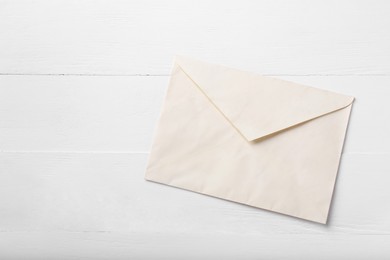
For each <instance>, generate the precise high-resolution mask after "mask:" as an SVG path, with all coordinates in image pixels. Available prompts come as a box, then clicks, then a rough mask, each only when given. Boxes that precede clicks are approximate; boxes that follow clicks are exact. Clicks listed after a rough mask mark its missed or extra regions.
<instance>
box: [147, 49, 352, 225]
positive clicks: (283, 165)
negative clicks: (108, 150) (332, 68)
mask: <svg viewBox="0 0 390 260" xmlns="http://www.w3.org/2000/svg"><path fill="white" fill-rule="evenodd" d="M353 100H354V98H353V97H350V96H345V95H341V94H337V93H333V92H330V91H326V90H321V89H317V88H313V87H309V86H305V85H301V84H297V83H293V82H289V81H285V80H280V79H276V78H272V77H265V76H261V75H258V74H255V73H250V72H245V71H241V70H237V69H232V68H228V67H225V66H220V65H215V64H210V63H207V62H202V61H199V60H195V59H191V58H188V57H182V56H178V57H176V59H175V62H174V66H173V70H172V73H171V78H170V82H169V87H168V90H167V93H166V97H165V101H164V103H163V109H162V112H161V115H160V119H159V122H158V126H157V129H156V131H155V134H154V141H153V145H152V148H151V153H150V155H149V159H148V164H147V168H146V174H145V179H146V180H149V181H153V182H158V183H162V184H167V185H170V186H174V187H178V188H181V189H186V190H190V191H193V192H197V193H201V194H205V195H209V196H213V197H217V198H221V199H225V200H229V201H233V202H238V203H242V204H246V205H250V206H253V207H257V208H261V209H265V210H269V211H274V212H278V213H282V214H285V215H290V216H294V217H297V218H302V219H306V220H310V221H314V222H319V223H323V224H325V223H326V222H327V217H328V211H329V207H330V204H331V200H332V193H333V189H334V185H335V180H336V176H337V172H338V166H339V163H340V157H341V154H342V148H343V143H344V137H345V134H346V130H347V125H348V120H349V116H350V113H351V107H352V103H353ZM156 199H158V198H156Z"/></svg>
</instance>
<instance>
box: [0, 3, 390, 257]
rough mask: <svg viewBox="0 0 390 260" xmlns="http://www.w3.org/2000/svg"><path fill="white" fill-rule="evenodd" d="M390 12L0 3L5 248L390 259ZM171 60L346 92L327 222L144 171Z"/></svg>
mask: <svg viewBox="0 0 390 260" xmlns="http://www.w3.org/2000/svg"><path fill="white" fill-rule="evenodd" d="M389 10H390V2H388V1H287V0H279V1H215V2H211V1H193V2H191V1H108V0H105V1H102V0H100V1H87V0H82V1H65V0H56V1H44V0H37V1H0V258H1V259H22V258H23V259H123V258H127V259H160V258H166V259H182V258H184V257H185V258H189V259H199V258H202V259H205V258H211V259H367V258H370V259H386V258H389V257H390V246H389V245H390V203H389V202H390V189H389V185H390V175H389V173H390V166H389V163H388V162H389V160H390V138H389V133H390V122H389V118H390V103H389V102H388V98H389V94H390V88H389V85H390V48H389V47H388V46H390V30H389V28H390V17H389V15H388V12H389ZM175 54H186V55H190V56H194V57H196V58H201V59H205V60H208V61H211V62H217V63H222V64H226V65H230V66H233V67H237V68H241V69H247V70H251V71H255V72H259V73H262V74H266V75H273V76H277V77H280V78H283V79H287V80H292V81H295V82H299V83H303V84H307V85H312V86H316V87H320V88H324V89H328V90H333V91H336V92H340V93H345V94H349V95H352V96H355V97H356V102H355V104H354V108H353V111H352V117H351V121H350V125H349V131H348V135H347V139H346V143H345V147H344V154H343V158H342V162H341V165H340V171H339V177H338V181H337V185H336V189H335V195H334V198H333V205H332V208H331V212H330V216H329V223H328V225H326V226H324V225H320V224H315V223H311V222H307V221H303V220H299V219H295V218H291V217H287V216H283V215H280V214H275V213H272V212H267V211H264V210H259V209H255V208H251V207H246V206H244V205H239V204H235V203H231V202H227V201H224V200H220V199H216V198H212V197H207V196H201V195H199V194H195V193H192V192H188V191H184V190H180V189H175V188H172V187H168V186H164V185H159V184H155V183H150V182H146V181H145V180H144V179H143V175H144V169H145V166H146V160H147V156H148V151H149V149H150V146H151V141H152V136H153V132H154V127H155V126H156V122H157V118H158V116H159V113H160V107H161V104H162V101H163V97H164V93H165V90H166V86H167V83H168V80H169V72H170V67H171V64H172V60H173V56H174V55H175Z"/></svg>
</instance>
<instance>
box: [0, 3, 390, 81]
mask: <svg viewBox="0 0 390 260" xmlns="http://www.w3.org/2000/svg"><path fill="white" fill-rule="evenodd" d="M389 5H390V3H389V2H388V1H385V0H382V1H380V0H378V1H368V0H365V1H357V2H354V3H351V2H350V1H347V0H344V1H340V0H337V1H335V0H334V1H333V0H332V1H326V2H325V1H323V2H321V1H304V0H299V1H285V0H277V1H266V0H262V1H250V0H243V1H231V0H223V1H206V0H202V1H196V2H194V3H188V2H186V1H175V0H170V1H164V2H162V1H157V0H155V1H135V2H133V1H132V2H129V1H109V0H82V1H69V0H56V1H44V0H38V1H27V0H25V1H1V2H0V32H1V34H0V73H3V74H26V73H27V74H114V75H118V74H120V75H136V74H164V75H167V74H169V72H170V67H171V63H172V59H173V56H174V55H175V54H186V55H190V56H194V57H198V58H202V59H205V60H209V61H212V62H217V63H222V64H226V65H230V66H234V67H239V68H242V69H247V70H252V71H257V72H261V73H265V74H278V75H280V74H301V75H307V74H337V75H340V74H343V75H345V74H353V75H355V74H381V75H382V74H385V75H389V73H390V63H389V60H390V48H388V46H390V31H389V30H388V28H389V25H390V16H389V15H388V10H389V7H390V6H389Z"/></svg>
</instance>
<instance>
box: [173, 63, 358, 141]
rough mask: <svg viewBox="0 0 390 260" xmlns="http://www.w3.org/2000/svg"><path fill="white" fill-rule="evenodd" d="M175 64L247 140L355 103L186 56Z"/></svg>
mask: <svg viewBox="0 0 390 260" xmlns="http://www.w3.org/2000/svg"><path fill="white" fill-rule="evenodd" d="M176 63H177V65H178V66H179V67H181V69H182V70H183V71H184V73H185V74H186V75H187V76H188V77H189V78H191V79H192V81H193V82H194V83H195V84H196V85H197V86H198V87H199V89H200V90H201V91H202V92H203V94H205V96H206V97H207V98H208V99H209V100H210V102H212V104H213V105H214V106H215V108H216V109H218V110H219V111H220V112H221V114H222V115H223V116H224V117H225V118H226V119H227V120H229V121H230V123H231V124H232V125H233V126H234V127H235V128H236V129H237V130H238V131H239V132H240V133H241V134H242V135H243V136H244V137H245V138H246V139H247V140H248V141H253V140H255V139H259V138H262V137H265V136H267V135H271V134H274V133H277V132H279V131H282V130H284V129H287V128H290V127H292V126H294V125H297V124H300V123H303V122H306V121H309V120H312V119H314V118H317V117H320V116H323V115H325V114H328V113H331V112H333V111H336V110H339V109H342V108H344V107H346V106H348V105H350V104H351V103H352V102H353V100H354V98H353V97H349V96H345V95H341V94H337V93H334V92H330V91H326V90H320V89H317V88H313V87H308V86H304V85H301V84H297V83H293V82H289V81H285V80H280V79H275V78H271V77H265V76H261V75H258V74H255V73H250V72H244V71H240V70H237V69H232V68H228V67H224V66H220V65H214V64H210V63H206V62H201V61H198V60H194V59H190V58H187V57H182V56H179V57H176Z"/></svg>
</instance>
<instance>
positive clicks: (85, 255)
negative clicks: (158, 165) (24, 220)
mask: <svg viewBox="0 0 390 260" xmlns="http://www.w3.org/2000/svg"><path fill="white" fill-rule="evenodd" d="M388 245H389V236H388V235H370V236H366V235H275V234H273V235H268V234H267V235H262V234H257V235H247V234H231V233H224V234H219V233H218V234H215V233H213V234H205V233H204V232H202V231H199V232H197V233H193V234H187V233H180V234H173V233H148V232H145V233H139V232H131V233H130V232H127V233H126V232H122V233H121V232H109V233H104V232H103V233H102V232H100V233H91V232H50V233H42V232H20V233H0V251H1V252H2V256H3V257H4V259H10V260H13V259H15V260H16V259H59V260H65V259H66V260H76V259H238V258H239V259H291V260H294V259H297V260H305V259H319V260H328V259H341V260H343V259H373V260H376V259H378V260H382V259H387V258H388V257H389V255H390V250H389V246H388Z"/></svg>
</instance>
